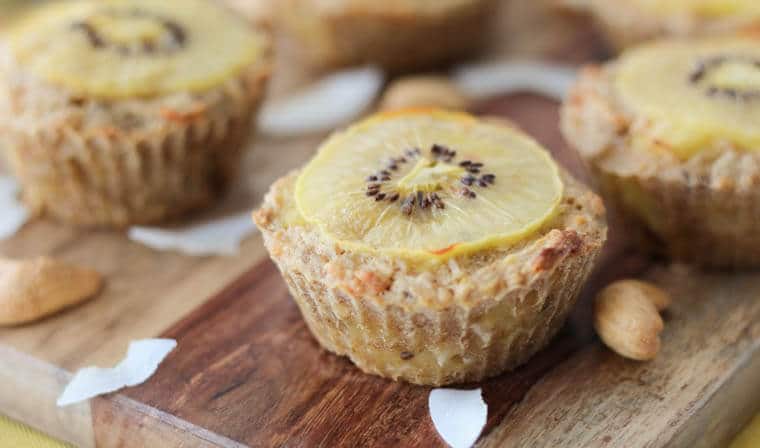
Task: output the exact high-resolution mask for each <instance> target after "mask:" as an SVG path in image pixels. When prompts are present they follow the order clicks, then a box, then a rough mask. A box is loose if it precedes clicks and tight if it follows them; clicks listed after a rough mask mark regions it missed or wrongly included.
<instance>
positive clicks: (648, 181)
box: [562, 37, 760, 268]
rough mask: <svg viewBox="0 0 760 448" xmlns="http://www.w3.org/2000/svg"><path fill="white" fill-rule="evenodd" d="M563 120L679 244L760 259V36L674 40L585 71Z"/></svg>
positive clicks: (657, 231) (612, 182)
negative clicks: (759, 224)
mask: <svg viewBox="0 0 760 448" xmlns="http://www.w3.org/2000/svg"><path fill="white" fill-rule="evenodd" d="M562 129H563V132H564V135H565V137H566V139H567V140H568V141H569V142H570V144H571V145H573V146H575V148H577V150H578V151H579V152H580V154H581V156H582V157H583V158H584V159H585V161H586V162H587V163H588V165H589V166H590V167H591V171H592V172H593V174H594V176H595V178H596V179H597V180H598V183H599V186H600V188H601V190H602V192H603V194H604V196H605V199H607V200H608V201H609V203H612V204H615V205H616V206H617V207H618V208H620V210H621V211H622V212H623V213H624V214H625V215H626V216H627V217H628V218H629V220H630V221H631V222H633V223H636V224H638V226H637V227H636V228H639V229H642V230H644V232H642V233H643V234H645V235H646V240H647V241H653V242H654V243H655V247H656V248H658V249H659V250H661V251H663V252H665V253H666V254H669V255H670V256H672V257H674V258H676V259H679V260H684V261H688V262H693V263H697V264H700V265H705V266H716V267H729V268H730V267H750V266H758V265H760V228H759V227H758V225H757V224H758V222H760V188H758V187H760V41H759V40H758V38H753V37H733V38H714V39H709V40H667V41H661V42H658V43H653V44H650V45H647V46H643V47H641V48H638V49H635V50H631V51H628V52H626V53H624V54H623V55H622V56H621V57H620V59H619V60H617V61H614V62H612V63H609V64H607V65H605V66H602V67H596V66H592V67H588V68H586V69H585V70H583V72H582V73H581V76H580V79H579V81H578V83H577V85H576V86H575V87H574V88H573V90H572V92H571V94H570V95H569V98H568V100H567V101H566V103H565V104H564V106H563V110H562Z"/></svg>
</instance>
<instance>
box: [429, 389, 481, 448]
mask: <svg viewBox="0 0 760 448" xmlns="http://www.w3.org/2000/svg"><path fill="white" fill-rule="evenodd" d="M428 407H429V408H430V418H431V419H432V420H433V426H435V429H436V431H438V434H440V435H441V438H442V439H443V440H444V441H445V442H446V443H447V444H449V446H451V447H452V448H469V447H471V446H472V445H474V444H475V442H476V441H477V440H478V436H479V435H480V433H481V432H482V431H483V427H484V426H485V425H486V417H487V416H488V406H486V403H485V402H484V401H483V396H482V390H481V389H480V388H478V389H473V390H456V389H433V390H432V391H430V397H429V398H428Z"/></svg>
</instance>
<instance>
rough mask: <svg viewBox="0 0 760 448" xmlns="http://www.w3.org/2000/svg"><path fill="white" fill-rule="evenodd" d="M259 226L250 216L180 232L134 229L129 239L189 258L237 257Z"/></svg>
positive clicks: (144, 228) (237, 216)
mask: <svg viewBox="0 0 760 448" xmlns="http://www.w3.org/2000/svg"><path fill="white" fill-rule="evenodd" d="M255 231H256V226H255V225H254V224H253V220H252V219H251V216H250V215H249V214H248V213H242V214H240V215H234V216H230V217H228V218H223V219H218V220H214V221H209V222H205V223H203V224H198V225H193V226H189V227H183V228H179V229H162V228H157V227H132V228H131V229H129V239H131V240H132V241H136V242H138V243H141V244H144V245H146V246H148V247H151V248H153V249H157V250H175V251H178V252H182V253H184V254H187V255H194V256H205V255H237V253H238V252H239V251H240V243H242V241H243V240H244V239H245V238H246V237H247V236H248V235H250V234H251V233H253V232H255Z"/></svg>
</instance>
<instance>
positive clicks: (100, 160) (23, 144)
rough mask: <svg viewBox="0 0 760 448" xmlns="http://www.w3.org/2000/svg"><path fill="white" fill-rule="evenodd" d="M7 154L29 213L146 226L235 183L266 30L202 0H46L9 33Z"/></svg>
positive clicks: (3, 121)
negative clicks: (51, 0) (179, 3)
mask: <svg viewBox="0 0 760 448" xmlns="http://www.w3.org/2000/svg"><path fill="white" fill-rule="evenodd" d="M2 54H3V58H2V61H1V62H0V131H1V132H2V135H3V139H4V152H5V156H6V157H7V158H8V160H9V162H10V165H11V167H12V168H13V171H14V172H15V174H16V176H17V177H18V178H19V179H20V181H21V184H22V187H23V198H24V200H25V202H26V203H27V204H28V205H29V206H30V207H31V208H32V209H33V210H35V211H37V212H40V213H46V214H49V215H51V216H53V217H55V218H58V219H61V220H63V221H67V222H70V223H73V224H78V225H86V226H126V225H130V224H138V223H152V222H156V221H161V220H165V219H168V218H172V217H175V216H178V215H181V214H183V213H185V212H188V211H190V210H194V209H197V208H199V207H202V206H205V205H207V204H208V203H209V202H210V201H211V200H212V199H213V198H214V197H215V196H216V195H217V194H218V193H219V192H221V191H222V189H223V188H224V187H225V185H227V184H228V183H229V182H230V180H231V179H233V177H234V175H235V172H236V168H237V166H238V165H239V162H240V158H241V154H242V152H243V148H244V145H245V143H246V141H247V138H248V136H249V133H250V130H251V125H252V118H253V116H254V115H255V112H256V110H257V107H258V104H259V102H260V100H261V98H262V95H263V93H264V86H265V82H266V80H267V78H268V75H269V66H270V54H269V38H268V36H267V35H265V34H263V33H262V32H259V31H256V30H253V29H250V28H249V26H248V25H247V24H245V23H244V22H242V21H239V20H238V19H236V18H235V17H234V16H232V15H231V14H229V13H228V12H227V11H225V10H223V9H220V8H219V7H218V6H215V5H213V4H212V3H210V2H206V1H203V0H187V1H183V2H182V6H181V7H177V5H176V4H174V3H173V2H155V1H150V0H107V1H95V0H77V1H66V2H54V3H51V4H49V5H47V6H44V7H42V8H40V9H38V10H35V11H34V12H32V13H30V14H29V15H28V16H26V17H23V18H22V19H21V20H20V21H19V22H17V23H14V25H13V27H12V28H11V29H9V30H8V33H7V45H6V46H5V48H3V52H2Z"/></svg>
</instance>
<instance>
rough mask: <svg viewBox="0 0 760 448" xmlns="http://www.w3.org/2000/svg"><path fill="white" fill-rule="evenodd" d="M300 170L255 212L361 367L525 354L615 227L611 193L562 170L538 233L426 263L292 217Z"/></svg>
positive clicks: (468, 362) (443, 370)
mask: <svg viewBox="0 0 760 448" xmlns="http://www.w3.org/2000/svg"><path fill="white" fill-rule="evenodd" d="M295 178H296V173H291V174H290V175H288V176H286V177H284V178H282V179H280V180H279V181H278V182H276V183H275V184H274V185H273V186H272V189H271V190H270V192H269V194H268V195H267V196H266V199H265V202H264V204H263V205H262V207H261V208H260V209H259V210H258V211H257V212H256V213H255V214H254V219H255V221H256V223H257V224H258V226H259V228H260V229H261V231H262V234H263V236H264V242H265V244H266V246H267V249H268V250H269V252H270V254H271V256H272V258H273V260H274V261H275V263H277V265H278V267H279V269H280V271H281V272H282V274H283V277H284V278H285V280H286V282H287V283H288V287H289V288H290V291H291V294H292V295H293V297H294V298H295V300H296V302H297V303H298V305H299V308H300V309H301V312H302V313H303V315H304V319H305V320H306V322H307V324H308V325H309V328H310V329H311V330H312V332H313V333H314V335H315V337H316V338H317V339H318V340H319V341H320V343H321V344H322V345H323V346H324V347H325V348H327V349H328V350H330V351H332V352H334V353H337V354H340V355H346V356H348V357H349V358H351V360H352V361H353V362H354V363H356V364H357V365H358V366H359V367H360V368H361V369H362V370H364V371H366V372H370V373H375V374H378V375H382V376H386V377H390V378H393V379H401V380H405V381H409V382H412V383H417V384H428V385H443V384H450V383H457V382H464V381H477V380H480V379H483V378H486V377H489V376H493V375H496V374H499V373H501V372H503V371H504V370H505V369H508V368H512V367H514V366H517V365H519V364H520V363H522V362H524V361H525V360H527V359H528V358H529V357H530V356H531V355H532V354H533V353H535V352H536V351H538V350H539V349H541V348H542V347H543V346H544V345H545V344H546V343H548V341H549V340H550V339H551V337H552V336H553V335H554V334H555V333H556V331H557V330H558V329H559V328H560V326H561V324H562V322H564V318H565V316H566V315H567V313H568V312H569V310H570V309H571V307H572V305H573V304H574V302H575V299H576V297H577V294H578V292H579V291H580V288H581V286H582V285H583V283H584V281H585V279H586V277H587V276H588V274H589V272H590V271H591V269H592V266H593V264H594V261H595V259H596V257H597V255H598V253H599V251H600V249H601V246H602V244H603V242H604V240H605V238H606V225H605V223H604V208H603V207H602V206H601V200H600V199H599V198H598V197H597V196H596V195H594V194H593V193H591V192H589V191H588V190H587V189H585V187H582V186H581V185H580V184H578V183H577V182H576V181H575V180H572V179H571V178H570V177H569V176H567V175H566V174H563V180H564V181H565V183H566V193H565V198H564V200H563V202H562V204H561V206H560V207H561V211H560V214H559V215H558V216H557V218H555V219H554V220H552V222H551V223H549V224H547V225H546V226H544V228H542V229H541V230H540V231H539V232H538V233H537V234H536V235H534V236H533V237H531V238H527V239H526V240H525V241H523V242H521V243H519V244H516V245H513V246H511V247H502V248H497V249H491V250H488V251H482V252H481V253H476V254H473V255H468V256H459V257H455V258H452V259H450V260H448V262H443V263H441V264H440V265H438V266H436V267H420V266H417V265H413V264H410V263H408V262H406V261H404V260H401V259H395V258H390V257H382V256H376V255H369V254H363V253H355V252H351V251H350V250H347V249H346V248H343V247H341V245H340V244H339V243H335V242H330V241H327V240H325V239H324V237H323V236H321V234H320V233H319V231H318V230H317V229H315V228H314V227H313V226H312V225H310V224H308V223H305V222H300V223H297V224H290V223H291V222H298V220H297V219H295V220H294V215H297V214H298V213H297V211H295V210H294V207H295V206H294V204H293V200H292V188H293V183H294V181H295ZM295 217H296V218H297V216H295Z"/></svg>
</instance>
